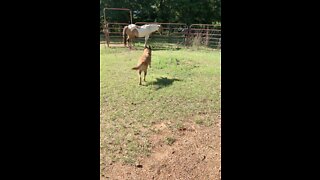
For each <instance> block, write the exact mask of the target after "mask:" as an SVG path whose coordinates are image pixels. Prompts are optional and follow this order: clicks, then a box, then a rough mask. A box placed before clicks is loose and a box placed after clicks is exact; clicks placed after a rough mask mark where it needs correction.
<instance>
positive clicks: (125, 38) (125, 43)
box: [122, 26, 128, 46]
mask: <svg viewBox="0 0 320 180" xmlns="http://www.w3.org/2000/svg"><path fill="white" fill-rule="evenodd" d="M127 29H128V26H125V27H124V28H123V31H122V35H123V44H124V46H126V45H127V33H126V31H127Z"/></svg>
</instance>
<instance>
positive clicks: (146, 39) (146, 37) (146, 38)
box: [144, 36, 149, 47]
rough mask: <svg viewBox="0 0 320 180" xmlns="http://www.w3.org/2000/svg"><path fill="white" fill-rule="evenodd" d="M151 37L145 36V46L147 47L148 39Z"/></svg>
mask: <svg viewBox="0 0 320 180" xmlns="http://www.w3.org/2000/svg"><path fill="white" fill-rule="evenodd" d="M148 39H149V36H145V37H144V47H147V41H148Z"/></svg>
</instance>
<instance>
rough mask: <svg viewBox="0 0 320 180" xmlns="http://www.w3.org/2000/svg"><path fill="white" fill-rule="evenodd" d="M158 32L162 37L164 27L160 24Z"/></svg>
mask: <svg viewBox="0 0 320 180" xmlns="http://www.w3.org/2000/svg"><path fill="white" fill-rule="evenodd" d="M158 32H159V33H160V35H162V26H161V25H160V24H158Z"/></svg>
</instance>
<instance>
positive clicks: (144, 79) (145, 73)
mask: <svg viewBox="0 0 320 180" xmlns="http://www.w3.org/2000/svg"><path fill="white" fill-rule="evenodd" d="M146 76H147V70H146V71H144V76H143V81H144V82H146Z"/></svg>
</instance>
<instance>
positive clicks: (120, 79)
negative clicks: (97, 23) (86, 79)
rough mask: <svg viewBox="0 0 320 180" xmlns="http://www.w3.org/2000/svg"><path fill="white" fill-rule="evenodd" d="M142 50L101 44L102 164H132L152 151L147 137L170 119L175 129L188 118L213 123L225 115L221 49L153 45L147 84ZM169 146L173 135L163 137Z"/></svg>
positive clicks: (206, 124) (139, 46)
mask: <svg viewBox="0 0 320 180" xmlns="http://www.w3.org/2000/svg"><path fill="white" fill-rule="evenodd" d="M136 47H137V48H138V49H137V50H132V51H129V50H128V49H127V48H121V47H117V48H105V47H104V45H101V47H100V163H101V164H108V163H110V162H122V163H128V164H132V163H135V160H136V158H137V157H139V156H148V155H150V150H151V146H150V143H149V140H148V138H149V137H150V136H151V135H155V134H157V130H155V128H153V127H154V125H156V124H159V123H161V122H166V123H168V125H169V126H170V129H171V130H172V131H177V130H178V129H180V128H182V127H183V126H184V124H185V122H186V121H192V122H194V123H195V124H198V125H201V126H211V125H212V123H213V122H212V121H213V119H212V116H214V115H215V114H220V108H221V106H220V99H221V98H220V94H221V88H220V86H221V83H220V78H221V76H220V74H221V61H220V52H219V51H215V50H212V49H206V48H200V49H198V50H196V49H186V48H176V47H174V46H171V47H169V46H167V47H165V48H163V47H160V46H156V45H154V50H153V52H152V66H151V68H150V69H148V75H147V77H146V81H147V82H143V85H142V86H139V85H138V83H139V79H138V73H137V71H134V70H131V68H132V67H134V66H136V64H137V61H138V58H139V57H140V56H141V54H142V51H143V50H142V49H143V48H142V46H141V44H136ZM163 141H165V142H166V143H167V144H173V143H174V142H175V139H174V137H170V136H169V137H165V138H164V139H163Z"/></svg>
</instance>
